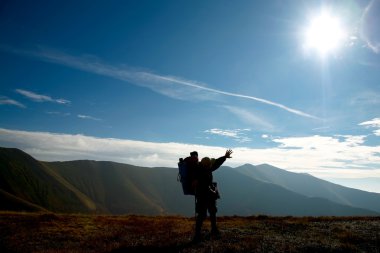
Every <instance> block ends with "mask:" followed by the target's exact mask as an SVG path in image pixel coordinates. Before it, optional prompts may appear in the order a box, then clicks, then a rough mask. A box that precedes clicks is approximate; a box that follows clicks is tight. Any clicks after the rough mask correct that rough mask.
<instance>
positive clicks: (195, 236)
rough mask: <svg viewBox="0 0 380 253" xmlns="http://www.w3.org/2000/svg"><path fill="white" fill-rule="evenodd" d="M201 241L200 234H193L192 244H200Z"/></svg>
mask: <svg viewBox="0 0 380 253" xmlns="http://www.w3.org/2000/svg"><path fill="white" fill-rule="evenodd" d="M201 241H202V236H201V235H200V234H195V235H194V237H193V240H192V242H193V243H200V242H201Z"/></svg>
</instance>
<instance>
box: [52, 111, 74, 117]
mask: <svg viewBox="0 0 380 253" xmlns="http://www.w3.org/2000/svg"><path fill="white" fill-rule="evenodd" d="M46 114H50V115H60V116H65V117H66V116H70V115H71V113H69V112H55V111H47V112H46Z"/></svg>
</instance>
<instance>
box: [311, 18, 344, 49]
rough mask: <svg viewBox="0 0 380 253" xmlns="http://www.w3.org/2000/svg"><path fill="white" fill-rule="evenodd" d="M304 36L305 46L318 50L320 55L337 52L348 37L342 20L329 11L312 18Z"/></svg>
mask: <svg viewBox="0 0 380 253" xmlns="http://www.w3.org/2000/svg"><path fill="white" fill-rule="evenodd" d="M304 36H305V42H304V43H305V44H304V46H305V48H306V49H313V50H316V51H317V52H318V53H319V54H320V56H325V55H327V54H330V53H333V52H335V51H336V50H337V49H339V47H341V46H342V44H343V42H344V39H345V37H346V35H345V30H344V28H343V26H342V25H341V22H340V20H339V19H338V18H337V17H334V16H332V15H330V14H329V13H328V12H322V13H321V14H320V15H319V16H316V17H314V18H313V19H311V20H310V23H309V24H308V27H307V28H306V29H305V32H304Z"/></svg>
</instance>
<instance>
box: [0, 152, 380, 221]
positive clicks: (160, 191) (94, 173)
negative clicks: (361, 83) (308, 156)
mask: <svg viewBox="0 0 380 253" xmlns="http://www.w3.org/2000/svg"><path fill="white" fill-rule="evenodd" d="M263 166H264V167H265V166H270V165H265V164H264V165H259V166H254V165H250V164H248V165H247V164H246V165H242V166H240V167H238V168H231V167H227V166H222V167H221V168H220V169H218V170H217V171H215V172H214V177H215V179H216V180H217V181H218V182H219V183H220V184H219V188H220V191H221V195H222V199H221V200H220V201H218V203H219V213H220V214H221V215H254V214H268V215H295V216H305V215H306V216H320V215H328V216H330V215H334V216H342V215H378V214H379V212H377V211H375V210H373V209H372V210H370V209H368V208H364V207H363V206H354V205H345V204H342V203H337V202H334V201H332V200H330V199H328V198H323V196H307V195H304V194H301V193H300V192H297V191H296V190H297V189H288V188H290V187H289V185H286V184H285V183H286V182H283V181H281V180H280V179H279V178H278V177H279V175H283V174H284V173H285V174H284V175H286V176H287V177H291V178H297V177H296V176H295V175H293V174H289V173H290V172H286V171H284V170H281V169H279V168H276V167H273V166H272V167H273V168H275V169H273V168H271V170H272V171H274V172H277V173H275V174H273V175H272V176H271V177H268V175H264V174H259V173H256V174H255V173H252V171H254V170H253V169H252V168H256V172H258V171H259V170H258V169H257V168H259V169H260V168H263ZM248 167H249V168H251V171H250V170H247V168H248ZM271 170H269V169H268V171H267V172H268V173H269V172H270V171H271ZM177 173H178V170H177V169H175V168H167V167H152V168H148V167H139V166H133V165H128V164H122V163H115V162H111V161H93V160H76V161H67V162H42V161H37V160H35V159H34V158H33V157H31V156H30V155H28V154H26V153H25V152H23V151H21V150H17V149H6V148H0V182H1V187H0V190H2V191H4V192H7V193H9V194H11V195H12V196H15V197H17V198H20V199H23V200H25V201H28V202H30V203H32V204H33V205H37V206H39V207H41V208H43V209H46V210H50V211H54V212H69V213H70V212H83V213H104V214H143V215H166V214H174V215H177V214H179V215H193V214H194V198H193V197H191V196H184V195H183V193H182V189H181V185H180V183H179V182H177V180H176V179H177ZM295 174H297V173H295ZM264 176H266V177H267V178H264ZM276 176H277V178H276ZM260 177H261V179H260V180H259V178H260ZM25 178H28V180H26V179H25ZM264 179H265V180H267V181H265V180H264ZM316 180H317V179H316ZM268 181H269V182H268ZM3 183H4V184H3ZM321 191H322V192H323V190H321ZM36 196H37V197H36ZM366 196H367V195H366ZM376 197H378V198H379V199H380V194H378V195H376ZM0 208H1V209H4V205H3V206H0Z"/></svg>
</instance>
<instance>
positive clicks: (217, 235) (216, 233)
mask: <svg viewBox="0 0 380 253" xmlns="http://www.w3.org/2000/svg"><path fill="white" fill-rule="evenodd" d="M211 236H212V237H213V238H215V239H219V238H220V237H221V234H220V231H219V229H217V228H216V229H212V230H211Z"/></svg>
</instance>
